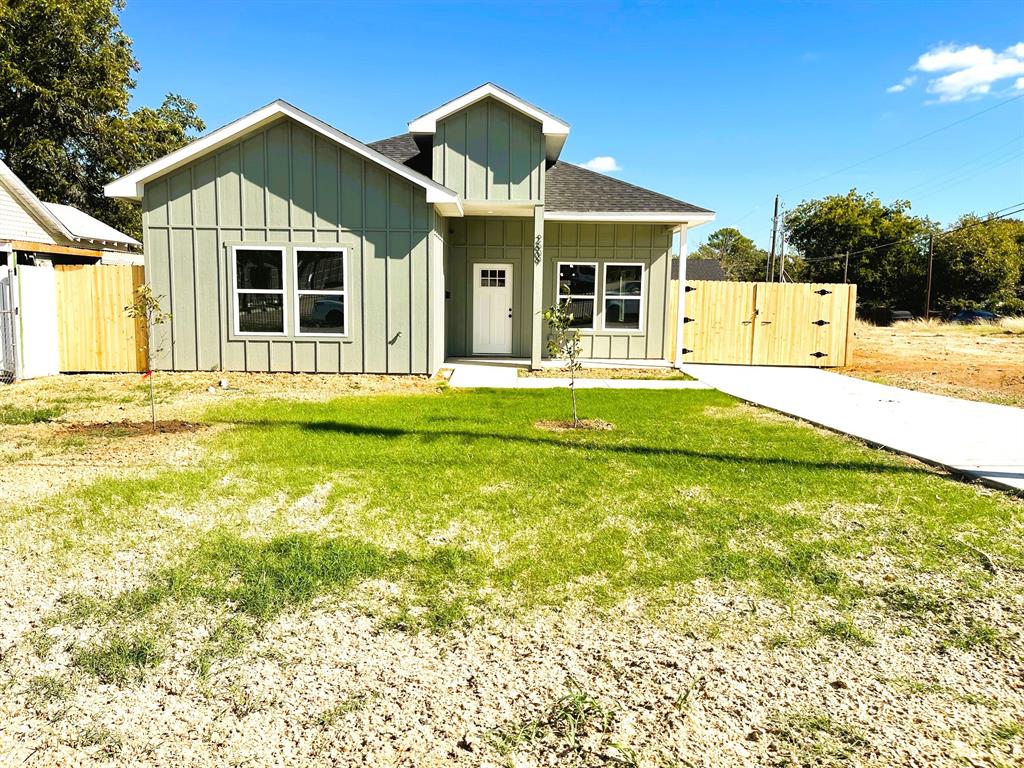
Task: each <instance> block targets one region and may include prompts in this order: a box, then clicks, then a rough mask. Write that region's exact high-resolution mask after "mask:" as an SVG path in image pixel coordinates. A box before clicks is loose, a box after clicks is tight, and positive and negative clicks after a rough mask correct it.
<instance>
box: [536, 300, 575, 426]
mask: <svg viewBox="0 0 1024 768" xmlns="http://www.w3.org/2000/svg"><path fill="white" fill-rule="evenodd" d="M571 309H572V305H571V304H570V303H569V301H568V300H566V301H564V302H562V303H560V304H559V303H556V304H554V305H553V306H552V307H551V308H550V309H548V310H546V311H545V312H544V321H545V322H546V323H547V324H548V328H549V329H550V332H551V337H550V339H549V340H548V354H550V355H551V356H552V357H554V358H555V359H558V360H565V368H566V370H568V371H569V392H570V393H571V395H572V426H573V429H576V428H577V427H578V426H579V425H580V419H579V415H578V414H577V412H576V373H577V371H579V370H580V369H582V368H583V364H582V363H581V362H580V353H581V352H582V351H583V345H582V344H580V331H579V329H578V328H573V327H572V319H573V315H572V311H571Z"/></svg>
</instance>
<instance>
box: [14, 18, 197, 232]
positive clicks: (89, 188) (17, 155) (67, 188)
mask: <svg viewBox="0 0 1024 768" xmlns="http://www.w3.org/2000/svg"><path fill="white" fill-rule="evenodd" d="M123 8H124V0H0V157H2V159H3V160H4V162H6V163H7V164H8V165H9V166H10V167H11V168H12V169H13V170H14V172H15V173H17V174H18V176H19V177H20V178H21V179H22V180H23V181H24V182H25V183H26V184H27V185H28V187H29V188H30V189H31V190H32V191H33V192H35V193H36V194H37V195H39V196H40V197H41V198H42V199H44V200H49V201H54V202H60V203H66V204H69V205H74V206H76V207H79V208H81V209H83V210H85V211H87V212H89V213H91V214H92V215H94V216H96V217H97V218H99V219H102V220H103V221H106V222H107V223H108V224H110V225H111V226H114V227H117V228H118V229H122V230H124V231H126V232H128V233H129V234H134V235H136V236H137V235H138V234H139V232H140V229H141V227H140V223H141V222H140V214H139V211H138V207H137V206H135V205H132V204H129V203H125V202H123V201H115V200H109V199H107V198H105V197H104V196H103V186H104V184H106V183H107V182H109V181H111V180H112V179H114V178H116V177H118V176H120V175H122V174H124V173H127V172H128V171H130V170H132V169H134V168H136V167H138V166H140V165H143V164H145V163H148V162H150V161H152V160H154V159H156V158H158V157H160V156H162V155H164V154H166V153H168V152H170V151H172V150H174V149H177V148H178V147H180V146H182V145H183V144H185V143H187V142H188V141H189V140H190V139H191V138H192V136H193V135H194V134H195V133H196V132H198V131H202V130H203V129H204V128H205V125H204V124H203V121H202V120H200V119H199V117H198V115H197V113H196V105H195V104H193V103H192V102H190V101H188V100H187V99H185V98H183V97H181V96H178V95H175V94H168V96H167V98H166V99H165V100H164V102H163V104H162V105H161V106H160V107H159V108H158V109H152V108H149V107H143V108H141V109H137V110H135V111H131V110H129V108H128V105H129V100H130V99H131V94H132V90H133V89H134V88H135V79H134V75H135V73H136V72H138V71H139V63H138V62H137V61H136V60H135V57H134V56H133V55H132V42H131V39H129V38H128V36H127V35H125V34H124V32H123V31H122V30H121V24H120V19H119V14H120V12H121V10H123Z"/></svg>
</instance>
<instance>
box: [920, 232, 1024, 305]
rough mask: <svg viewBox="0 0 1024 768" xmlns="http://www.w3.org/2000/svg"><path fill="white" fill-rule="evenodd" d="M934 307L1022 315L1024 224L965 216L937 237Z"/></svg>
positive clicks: (933, 285) (933, 288) (1023, 302)
mask: <svg viewBox="0 0 1024 768" xmlns="http://www.w3.org/2000/svg"><path fill="white" fill-rule="evenodd" d="M932 296H933V299H932V307H933V309H939V310H940V311H941V310H957V309H992V310H995V311H997V312H1001V313H1004V314H1024V221H1021V220H1019V219H988V220H986V219H983V218H981V217H979V216H977V215H975V214H967V215H966V216H963V217H961V219H960V220H959V221H958V222H957V223H956V224H955V225H954V228H953V230H952V231H951V232H950V233H949V234H948V235H942V236H941V237H936V238H935V270H934V278H933V283H932Z"/></svg>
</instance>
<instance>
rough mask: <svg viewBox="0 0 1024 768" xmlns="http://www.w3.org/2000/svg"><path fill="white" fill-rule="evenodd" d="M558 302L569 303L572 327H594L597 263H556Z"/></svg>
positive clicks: (561, 303)
mask: <svg viewBox="0 0 1024 768" xmlns="http://www.w3.org/2000/svg"><path fill="white" fill-rule="evenodd" d="M557 295H558V303H559V304H560V305H562V306H564V305H565V304H568V305H569V312H570V313H572V323H570V327H572V328H593V327H594V302H595V301H596V300H597V264H571V263H566V262H561V263H559V264H558V294H557Z"/></svg>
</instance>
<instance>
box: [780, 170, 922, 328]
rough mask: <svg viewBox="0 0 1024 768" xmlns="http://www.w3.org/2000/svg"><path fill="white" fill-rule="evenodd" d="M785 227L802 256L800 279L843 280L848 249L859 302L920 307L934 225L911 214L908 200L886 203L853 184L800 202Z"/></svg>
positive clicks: (852, 281)
mask: <svg viewBox="0 0 1024 768" xmlns="http://www.w3.org/2000/svg"><path fill="white" fill-rule="evenodd" d="M785 228H786V233H787V236H788V240H789V242H790V243H791V244H792V245H793V246H795V247H796V249H797V250H798V251H799V252H800V254H801V255H802V256H803V258H804V264H803V271H802V279H804V280H807V281H809V282H827V283H841V282H843V268H844V262H845V254H850V257H849V264H850V266H849V276H848V277H849V282H851V283H857V295H858V303H860V304H861V305H862V306H864V307H868V308H870V307H877V306H887V307H893V308H898V309H908V310H910V311H916V312H920V311H923V309H924V303H925V297H924V292H925V279H926V275H927V269H928V262H927V254H926V252H925V250H924V243H925V241H926V240H927V238H926V237H924V235H926V234H928V233H929V232H932V231H934V230H935V226H934V225H933V224H932V222H930V221H929V220H928V219H925V218H920V217H917V216H913V215H912V214H911V213H910V203H909V202H907V201H905V200H896V201H894V202H892V203H889V204H888V205H886V204H883V203H882V202H881V201H880V200H878V198H876V197H874V196H873V195H870V194H861V193H859V192H857V190H855V189H851V190H850V191H849V192H848V193H847V194H845V195H830V196H828V197H824V198H822V199H820V200H809V201H806V202H803V203H801V204H800V205H798V206H797V207H796V208H794V209H793V210H792V211H790V212H789V213H788V214H786V217H785Z"/></svg>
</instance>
